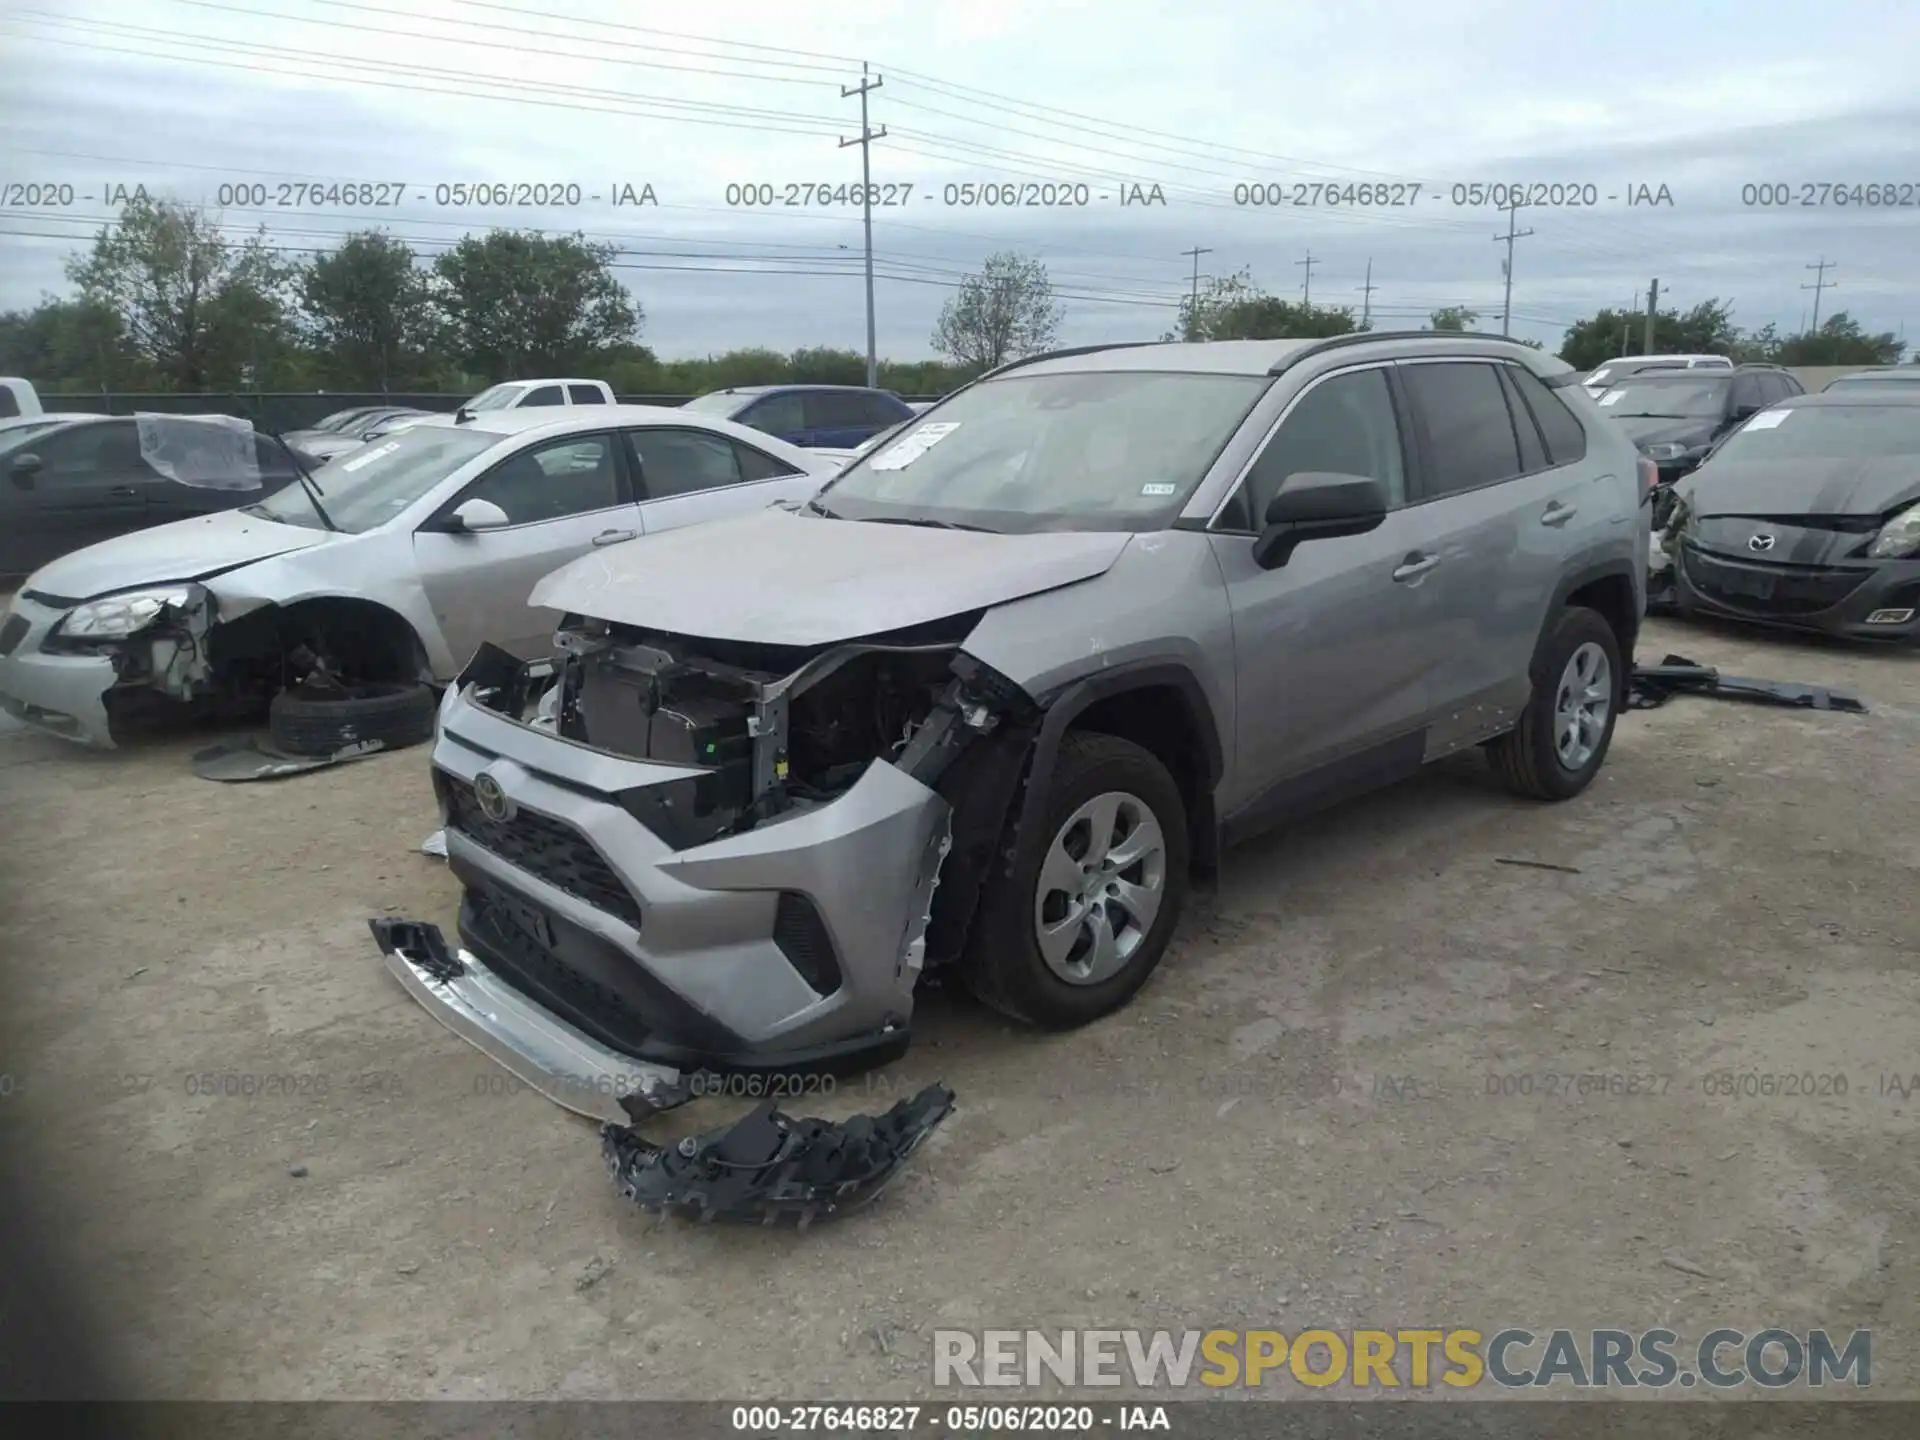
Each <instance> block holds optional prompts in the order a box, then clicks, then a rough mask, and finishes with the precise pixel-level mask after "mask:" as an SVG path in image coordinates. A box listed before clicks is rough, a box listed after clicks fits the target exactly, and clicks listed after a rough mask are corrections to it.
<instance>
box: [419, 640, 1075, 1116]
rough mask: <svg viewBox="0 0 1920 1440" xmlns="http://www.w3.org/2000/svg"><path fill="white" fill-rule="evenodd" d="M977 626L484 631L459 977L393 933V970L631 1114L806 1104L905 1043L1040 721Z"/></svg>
mask: <svg viewBox="0 0 1920 1440" xmlns="http://www.w3.org/2000/svg"><path fill="white" fill-rule="evenodd" d="M971 623H972V620H971V617H957V618H956V619H955V620H954V621H951V622H945V623H944V624H940V625H935V626H931V627H921V628H920V630H919V631H918V632H917V633H911V634H909V633H905V632H902V633H899V634H895V635H891V636H881V637H874V638H871V639H867V640H861V641H854V642H848V643H843V644H834V645H824V646H818V647H811V648H788V647H767V646H752V645H742V644H723V643H722V642H707V641H695V640H688V639H685V638H684V637H678V636H667V635H658V634H651V633H642V632H636V631H630V630H625V629H622V628H618V627H610V626H608V625H605V624H602V623H599V622H594V621H586V622H571V623H569V624H568V625H567V626H565V627H563V629H562V631H561V632H560V636H559V640H560V644H561V650H560V652H559V654H558V656H557V657H556V658H555V659H553V660H549V661H541V662H535V663H533V664H522V663H521V662H519V661H517V660H515V659H514V658H513V657H511V656H509V655H507V654H506V653H505V652H504V651H501V650H498V649H494V648H492V647H487V648H484V649H483V650H482V651H481V652H480V654H479V655H478V656H476V657H475V659H474V661H473V662H472V664H470V665H469V667H468V669H467V670H466V672H465V673H463V674H462V675H461V677H460V678H459V680H458V681H456V683H455V684H454V686H453V687H452V688H451V689H450V690H449V691H448V693H447V695H446V697H445V699H444V700H443V702H442V708H441V714H440V731H439V736H438V739H437V740H436V742H435V747H434V752H433V761H432V763H433V777H434V785H435V788H436V792H437V794H438V797H439V801H440V807H441V813H442V819H443V822H444V825H445V840H446V847H447V861H448V864H449V866H450V868H451V869H452V870H453V872H454V874H455V875H456V876H457V877H458V879H459V880H460V882H461V884H462V886H463V888H464V894H463V898H462V903H461V909H460V922H459V931H460V946H461V950H460V953H459V955H458V956H457V957H453V958H454V960H455V963H456V964H457V965H458V966H459V967H460V969H459V970H458V972H455V971H453V970H451V969H450V968H449V967H448V966H447V965H446V964H445V963H444V962H441V961H432V960H423V959H422V958H421V955H420V954H419V953H418V947H417V946H415V947H414V948H413V949H412V950H410V949H409V948H408V947H407V946H405V945H394V946H392V947H383V948H388V958H389V964H390V966H392V967H393V969H394V973H395V974H396V975H397V976H399V978H400V979H401V981H402V983H403V984H405V985H406V986H407V988H408V990H409V992H410V993H411V994H413V995H414V997H415V998H416V999H417V1000H419V1001H420V1002H421V1003H422V1004H423V1005H425V1006H426V1007H427V1008H428V1009H429V1010H430V1011H432V1012H433V1013H434V1014H435V1015H436V1016H438V1017H439V1018H440V1019H441V1020H442V1021H443V1022H444V1023H446V1024H448V1025H449V1026H450V1027H451V1028H453V1029H455V1030H456V1031H458V1032H459V1033H461V1034H462V1035H464V1036H466V1038H468V1039H469V1040H471V1041H473V1042H474V1043H475V1044H476V1045H478V1046H480V1048H482V1049H483V1050H485V1051H487V1052H488V1053H489V1054H491V1055H492V1056H493V1057H494V1058H495V1059H497V1060H498V1061H500V1063H502V1064H503V1065H505V1066H507V1068H509V1069H511V1070H513V1071H514V1073H515V1074H517V1075H518V1076H519V1077H520V1078H521V1079H522V1080H524V1081H525V1082H526V1083H527V1084H529V1085H531V1086H533V1087H534V1088H536V1089H538V1090H540V1091H541V1092H542V1093H544V1094H546V1095H547V1096H548V1097H549V1098H551V1099H553V1100H554V1101H556V1102H557V1103H559V1104H561V1105H564V1106H566V1107H568V1108H569V1109H573V1110H576V1111H579V1112H580V1113H583V1114H589V1115H594V1116H597V1117H599V1118H602V1119H608V1120H615V1119H618V1118H619V1116H620V1115H621V1114H624V1115H626V1116H629V1117H635V1118H637V1117H639V1116H641V1115H644V1114H646V1113H651V1112H652V1111H653V1110H657V1109H661V1108H665V1106H666V1105H668V1104H672V1103H677V1099H678V1098H684V1097H685V1095H686V1094H687V1093H689V1091H690V1090H697V1088H698V1085H699V1077H701V1076H703V1075H719V1076H724V1075H738V1074H748V1075H759V1076H766V1077H776V1078H775V1079H773V1080H772V1081H770V1082H769V1088H766V1089H764V1090H761V1091H758V1092H756V1093H765V1094H791V1093H803V1092H804V1086H802V1085H799V1084H788V1085H783V1084H782V1080H781V1078H780V1077H784V1076H787V1075H795V1076H798V1075H804V1074H816V1073H819V1072H821V1071H833V1072H840V1073H845V1072H849V1071H854V1070H860V1069H866V1068H870V1067H872V1066H875V1065H879V1064H884V1063H886V1062H887V1061H889V1060H891V1059H894V1058H896V1057H897V1056H898V1055H900V1054H901V1053H902V1052H904V1050H905V1049H906V1048H907V1044H908V1040H909V1026H910V1021H911V1017H912V1013H913V1001H914V991H915V986H916V984H917V982H918V981H919V979H920V976H921V974H922V972H923V970H924V969H925V968H926V967H927V965H928V964H929V961H930V958H934V957H938V958H951V953H952V952H953V951H954V950H955V948H956V946H957V943H958V938H959V937H961V936H963V934H964V930H965V927H966V923H967V921H968V919H969V918H970V915H971V910H972V906H973V903H974V901H975V900H976V899H977V895H978V889H979V879H980V875H981V873H982V872H983V871H984V868H985V867H984V864H983V863H982V850H983V837H985V841H984V848H985V849H986V850H990V849H991V844H992V842H995V841H998V839H999V838H1000V835H1001V828H1002V825H1003V822H1004V819H1005V817H1006V815H1007V813H1008V809H1009V806H1010V805H1011V803H1012V800H1013V796H1014V793H1015V790H1016V789H1017V785H1018V780H1019V776H1020V772H1021V767H1022V765H1023V764H1024V761H1025V758H1026V755H1027V753H1028V750H1029V746H1030V743H1031V739H1032V736H1033V733H1034V731H1035V729H1036V728H1037V720H1038V709H1037V707H1036V706H1035V705H1034V703H1033V701H1032V700H1031V699H1030V698H1029V697H1028V696H1027V695H1026V693H1025V692H1024V691H1022V690H1021V689H1020V688H1019V687H1018V686H1016V685H1014V684H1012V683H1011V682H1009V681H1007V680H1006V679H1005V678H1004V677H1002V676H1000V675H999V674H997V673H996V672H994V671H992V670H990V669H988V668H987V667H986V666H984V665H981V664H980V663H978V662H977V661H975V660H973V659H972V658H971V657H969V656H967V655H966V654H964V653H963V652H962V651H961V650H960V649H959V644H960V639H961V638H962V637H963V636H964V635H965V633H966V630H967V628H968V627H969V626H970V625H971ZM957 841H959V842H962V843H964V846H965V848H966V850H967V852H968V854H967V857H966V859H965V860H964V861H963V862H962V863H959V864H950V863H949V856H950V854H951V852H952V851H953V850H954V849H955V846H956V842H957ZM950 882H957V883H951V884H950ZM436 966H437V968H438V971H439V973H438V974H436V973H435V970H436Z"/></svg>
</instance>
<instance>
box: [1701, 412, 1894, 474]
mask: <svg viewBox="0 0 1920 1440" xmlns="http://www.w3.org/2000/svg"><path fill="white" fill-rule="evenodd" d="M1896 455H1915V456H1920V405H1873V404H1864V403H1863V404H1859V405H1808V406H1806V407H1805V408H1804V409H1794V410H1763V411H1761V412H1760V413H1759V414H1758V415H1756V416H1754V417H1753V419H1751V420H1749V421H1748V422H1747V423H1746V424H1745V425H1744V426H1742V427H1741V428H1740V429H1739V430H1738V431H1736V432H1735V433H1734V434H1733V435H1732V436H1730V437H1729V438H1728V439H1727V441H1726V443H1725V444H1723V445H1722V446H1721V447H1720V450H1719V453H1717V454H1716V455H1715V456H1714V457H1713V465H1714V468H1715V469H1716V470H1717V469H1721V468H1723V467H1725V466H1728V465H1740V464H1743V463H1762V464H1764V463H1766V462H1768V461H1772V460H1880V459H1886V458H1888V457H1890V456H1896Z"/></svg>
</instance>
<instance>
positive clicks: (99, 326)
mask: <svg viewBox="0 0 1920 1440" xmlns="http://www.w3.org/2000/svg"><path fill="white" fill-rule="evenodd" d="M0 375H24V376H26V377H27V378H28V379H29V380H31V381H33V383H34V384H35V385H36V386H38V387H39V388H40V389H42V390H46V391H50V392H58V391H73V390H143V389H146V388H148V387H149V386H150V385H151V384H152V374H151V372H150V370H149V368H148V366H147V364H146V362H145V361H143V360H142V359H141V358H140V357H139V356H138V355H136V354H135V353H134V351H133V347H132V345H131V344H130V343H129V342H128V340H127V331H126V327H125V326H124V325H122V324H121V323H120V316H119V314H118V313H117V312H115V311H113V310H110V309H107V308H106V307H105V306H102V305H98V304H95V303H92V302H89V301H86V300H61V299H57V298H55V297H54V296H52V295H42V296H41V297H40V303H39V304H38V305H36V306H34V307H33V308H32V309H31V310H12V311H7V312H5V313H0Z"/></svg>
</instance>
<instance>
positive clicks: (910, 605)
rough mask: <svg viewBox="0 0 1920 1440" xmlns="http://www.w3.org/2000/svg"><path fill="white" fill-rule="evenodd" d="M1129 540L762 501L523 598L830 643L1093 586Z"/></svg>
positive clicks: (768, 638) (566, 574) (725, 631)
mask: <svg viewBox="0 0 1920 1440" xmlns="http://www.w3.org/2000/svg"><path fill="white" fill-rule="evenodd" d="M1132 538H1133V536H1132V535H1131V534H1130V533H1126V532H1118V531H1096V532H1081V531H1049V532H1046V533H1043V534H1037V535H983V534H978V533H975V532H973V531H966V530H935V529H928V528H925V527H922V526H917V525H886V524H876V523H874V522H873V521H870V520H829V519H826V518H824V517H822V516H816V515H809V514H802V513H800V512H797V511H793V510H787V509H768V510H761V511H756V512H754V513H753V514H751V515H744V516H740V517H739V518H737V519H730V520H714V521H709V522H707V523H706V524H701V525H689V526H686V527H684V528H681V529H678V530H667V531H663V532H661V533H660V534H658V535H648V536H644V537H643V538H641V539H638V540H630V541H628V542H627V543H626V544H624V545H615V546H612V547H609V548H608V549H605V550H600V551H596V552H595V553H594V554H592V555H587V556H583V557H582V558H580V559H578V560H575V561H573V562H572V563H571V564H568V565H566V566H563V567H562V568H561V569H559V570H556V571H554V572H553V573H552V574H551V575H549V576H547V578H546V579H544V580H542V581H541V582H540V583H539V584H538V585H536V586H535V587H534V590H533V594H532V596H531V597H530V598H529V600H528V603H529V604H531V605H535V606H541V607H546V608H550V609H554V610H564V611H567V612H569V613H571V614H575V615H588V616H592V617H593V618H595V619H597V620H607V621H611V622H612V623H614V624H616V625H634V626H639V627H641V628H644V629H648V630H665V631H668V632H671V633H673V634H678V635H697V636H701V637H704V638H706V639H710V640H750V641H758V642H760V643H761V644H766V645H828V644H833V643H835V642H837V641H842V640H854V639H858V638H860V637H861V636H865V635H879V634H885V633H887V632H889V631H893V630H902V629H905V628H906V627H908V626H910V625H920V624H924V623H926V622H927V621H930V620H939V619H943V618H945V617H946V616H949V615H958V614H961V613H963V612H965V611H968V610H984V609H986V608H988V607H989V606H993V605H1003V604H1005V603H1006V602H1007V601H1009V600H1018V599H1021V598H1023V597H1024V596H1028V595H1037V594H1039V593H1040V592H1041V591H1042V590H1052V589H1055V588H1057V587H1059V586H1062V585H1072V584H1075V583H1077V582H1079V581H1081V580H1091V579H1093V578H1094V577H1095V576H1097V575H1103V574H1105V573H1106V571H1107V570H1108V568H1109V567H1110V566H1112V564H1113V562H1114V561H1115V560H1117V559H1119V558H1120V552H1121V551H1122V550H1124V549H1126V548H1127V542H1128V541H1130V540H1131V539H1132Z"/></svg>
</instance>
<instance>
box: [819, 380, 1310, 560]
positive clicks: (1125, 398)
mask: <svg viewBox="0 0 1920 1440" xmlns="http://www.w3.org/2000/svg"><path fill="white" fill-rule="evenodd" d="M1272 383H1273V382H1272V381H1271V380H1270V379H1269V378H1268V377H1267V376H1264V375H1197V374H1170V373H1164V372H1155V371H1139V370H1119V371H1095V372H1091V373H1082V374H1072V375H1018V374H1015V375H1009V376H1007V377H1006V378H1005V379H1002V380H990V381H987V382H986V383H984V384H980V385H976V386H974V387H973V388H972V389H970V390H967V391H964V392H962V393H961V394H959V395H956V396H955V397H954V398H953V399H951V400H949V401H947V402H946V403H945V404H944V405H942V406H941V407H940V409H939V410H938V412H936V414H937V418H935V419H931V420H920V421H916V422H914V423H912V424H910V425H908V426H906V427H905V428H903V429H902V430H901V431H900V433H899V434H898V435H897V436H895V437H894V438H893V439H892V440H890V441H889V442H888V443H887V444H885V445H882V446H880V447H878V448H876V449H874V450H871V451H869V452H867V453H866V454H865V455H863V456H861V458H860V459H858V460H856V461H855V462H854V463H853V464H852V465H851V466H849V467H848V468H847V470H845V471H844V472H842V474H841V476H840V478H839V479H837V480H835V481H834V482H833V483H832V484H831V485H830V486H828V487H827V489H825V490H824V491H822V492H821V493H820V495H819V497H818V499H817V502H816V508H821V509H825V510H827V511H829V512H830V513H832V514H836V515H841V516H844V517H846V518H847V519H850V520H900V521H907V522H914V521H918V522H920V523H924V524H930V525H939V524H946V525H955V526H960V527H964V528H972V529H983V530H1001V531H1009V532H1014V531H1031V530H1152V529H1160V528H1163V527H1164V526H1166V525H1167V524H1169V523H1171V521H1172V519H1173V517H1174V516H1175V515H1177V514H1179V512H1180V507H1181V506H1182V505H1184V504H1185V503H1186V501H1187V497H1188V496H1189V495H1191V494H1192V493H1193V489H1194V487H1195V486H1196V485H1198V484H1199V483H1200V480H1201V478H1202V477H1203V476H1204V475H1205V474H1206V473H1207V469H1208V467H1209V466H1211V465H1212V464H1213V462H1214V460H1215V459H1216V458H1217V457H1218V456H1219V454H1220V452H1221V450H1222V449H1224V448H1225V446H1226V443H1227V441H1228V440H1230V439H1232V438H1233V434H1234V432H1235V431H1236V430H1238V429H1239V428H1240V425H1241V422H1242V421H1244V420H1245V419H1246V418H1247V414H1248V412H1249V411H1251V410H1252V409H1253V407H1254V405H1255V404H1256V403H1257V402H1258V401H1259V399H1260V396H1261V395H1262V394H1263V393H1265V391H1266V389H1267V387H1268V386H1269V385H1270V384H1272Z"/></svg>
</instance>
